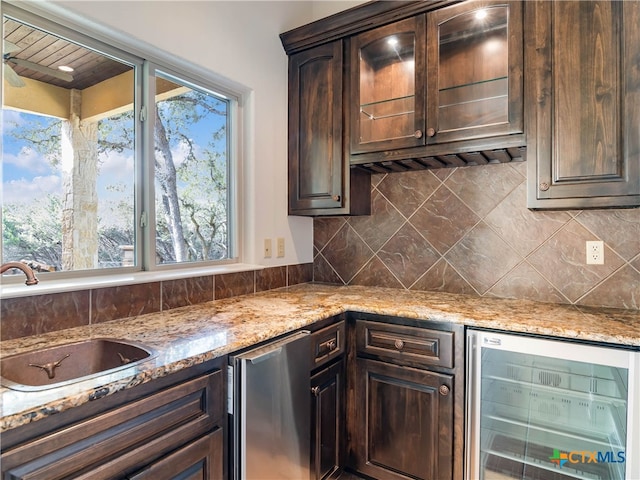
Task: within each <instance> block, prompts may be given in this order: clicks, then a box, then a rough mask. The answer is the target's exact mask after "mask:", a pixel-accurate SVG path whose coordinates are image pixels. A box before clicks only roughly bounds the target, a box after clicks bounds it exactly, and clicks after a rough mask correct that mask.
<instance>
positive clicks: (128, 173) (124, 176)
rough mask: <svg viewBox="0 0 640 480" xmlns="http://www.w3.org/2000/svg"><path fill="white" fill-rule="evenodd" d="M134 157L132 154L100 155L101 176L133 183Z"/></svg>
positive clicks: (108, 153) (110, 153)
mask: <svg viewBox="0 0 640 480" xmlns="http://www.w3.org/2000/svg"><path fill="white" fill-rule="evenodd" d="M133 164H134V161H133V156H132V155H131V154H125V153H118V152H107V153H102V154H100V176H101V177H102V176H107V177H114V178H117V179H119V180H122V181H128V182H131V183H133V178H134V173H133Z"/></svg>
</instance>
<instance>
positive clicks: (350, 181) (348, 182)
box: [289, 40, 371, 215]
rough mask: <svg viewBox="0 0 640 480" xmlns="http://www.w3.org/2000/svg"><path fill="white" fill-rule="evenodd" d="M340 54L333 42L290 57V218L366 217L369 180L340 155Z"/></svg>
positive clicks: (341, 81) (340, 43)
mask: <svg viewBox="0 0 640 480" xmlns="http://www.w3.org/2000/svg"><path fill="white" fill-rule="evenodd" d="M342 52H343V48H342V40H336V41H334V42H331V43H326V44H323V45H319V46H317V47H314V48H311V49H308V50H304V51H301V52H299V53H296V54H294V55H291V56H290V57H289V214H290V215H322V214H330V215H344V214H368V213H369V212H370V208H371V207H370V204H371V201H370V198H371V183H370V182H371V180H370V178H369V177H370V175H369V174H368V173H366V172H362V171H359V172H354V174H353V175H351V174H350V172H349V162H348V160H347V159H346V158H345V156H344V153H343V108H342V96H343V54H342ZM352 187H353V188H352Z"/></svg>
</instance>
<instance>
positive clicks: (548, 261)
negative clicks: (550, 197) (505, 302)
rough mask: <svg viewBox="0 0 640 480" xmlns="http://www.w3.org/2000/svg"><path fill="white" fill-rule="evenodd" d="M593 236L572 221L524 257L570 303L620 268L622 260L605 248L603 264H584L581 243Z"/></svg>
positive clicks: (584, 254)
mask: <svg viewBox="0 0 640 480" xmlns="http://www.w3.org/2000/svg"><path fill="white" fill-rule="evenodd" d="M587 240H595V239H594V237H593V234H592V233H591V232H589V231H588V230H587V229H585V228H584V227H583V226H582V225H581V224H579V223H578V222H577V221H576V220H575V219H574V220H571V221H570V222H569V223H567V224H566V225H565V226H564V227H563V228H562V229H560V231H559V232H558V233H557V234H556V235H554V236H552V237H551V238H549V239H548V240H547V241H546V242H545V243H544V244H543V245H542V246H541V247H540V248H539V249H538V250H536V251H535V252H533V253H532V254H531V255H530V256H529V257H528V262H529V263H530V264H531V265H532V266H533V267H534V268H535V269H536V270H537V271H538V272H540V273H541V274H542V275H543V276H544V277H545V278H546V279H548V280H549V281H550V282H551V284H552V285H553V286H554V287H555V288H557V289H558V290H559V291H560V292H562V294H563V295H564V296H566V297H567V298H568V299H569V300H571V302H575V301H576V300H577V299H578V298H580V297H582V296H583V295H584V294H585V293H587V292H588V291H589V290H591V289H592V288H593V287H595V286H596V285H597V284H598V283H600V282H601V281H602V280H603V279H604V278H606V277H607V276H609V275H611V274H612V273H613V272H614V271H615V270H616V269H618V268H620V267H621V266H622V264H623V260H622V259H621V258H620V257H619V256H618V255H616V254H615V253H614V252H613V251H612V250H611V249H610V248H605V252H604V257H605V264H604V265H587V264H586V251H585V242H586V241H587Z"/></svg>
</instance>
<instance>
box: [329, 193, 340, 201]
mask: <svg viewBox="0 0 640 480" xmlns="http://www.w3.org/2000/svg"><path fill="white" fill-rule="evenodd" d="M331 198H332V199H333V201H334V202H339V201H340V195H334V196H332V197H331Z"/></svg>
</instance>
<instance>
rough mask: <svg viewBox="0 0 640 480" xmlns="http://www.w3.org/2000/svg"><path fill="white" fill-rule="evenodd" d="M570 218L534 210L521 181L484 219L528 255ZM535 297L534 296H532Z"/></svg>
mask: <svg viewBox="0 0 640 480" xmlns="http://www.w3.org/2000/svg"><path fill="white" fill-rule="evenodd" d="M569 220H571V216H570V215H569V214H567V213H565V212H561V211H560V212H544V211H540V212H534V211H531V210H529V209H528V208H527V187H526V185H525V184H524V183H522V184H520V185H519V186H518V187H516V188H515V190H514V191H513V192H511V193H510V194H509V195H507V197H506V198H505V199H504V201H502V202H501V203H500V204H499V205H498V206H497V207H496V208H494V209H493V210H492V211H491V213H489V215H487V216H486V217H485V219H484V221H485V222H486V223H487V224H488V225H490V226H491V227H492V228H493V230H494V231H496V232H497V233H498V235H500V237H501V238H502V239H503V240H504V241H505V242H507V243H508V244H509V245H511V247H512V248H513V249H514V250H515V251H516V252H518V253H519V254H520V255H522V256H526V255H528V254H529V253H531V252H532V251H533V250H535V249H536V248H538V247H539V246H540V245H542V243H543V242H544V241H545V240H546V239H547V238H549V237H550V236H551V235H553V234H554V233H555V232H556V231H558V230H559V229H560V228H561V227H562V226H563V225H564V224H566V223H567V222H568V221H569ZM532 300H533V298H532Z"/></svg>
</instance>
